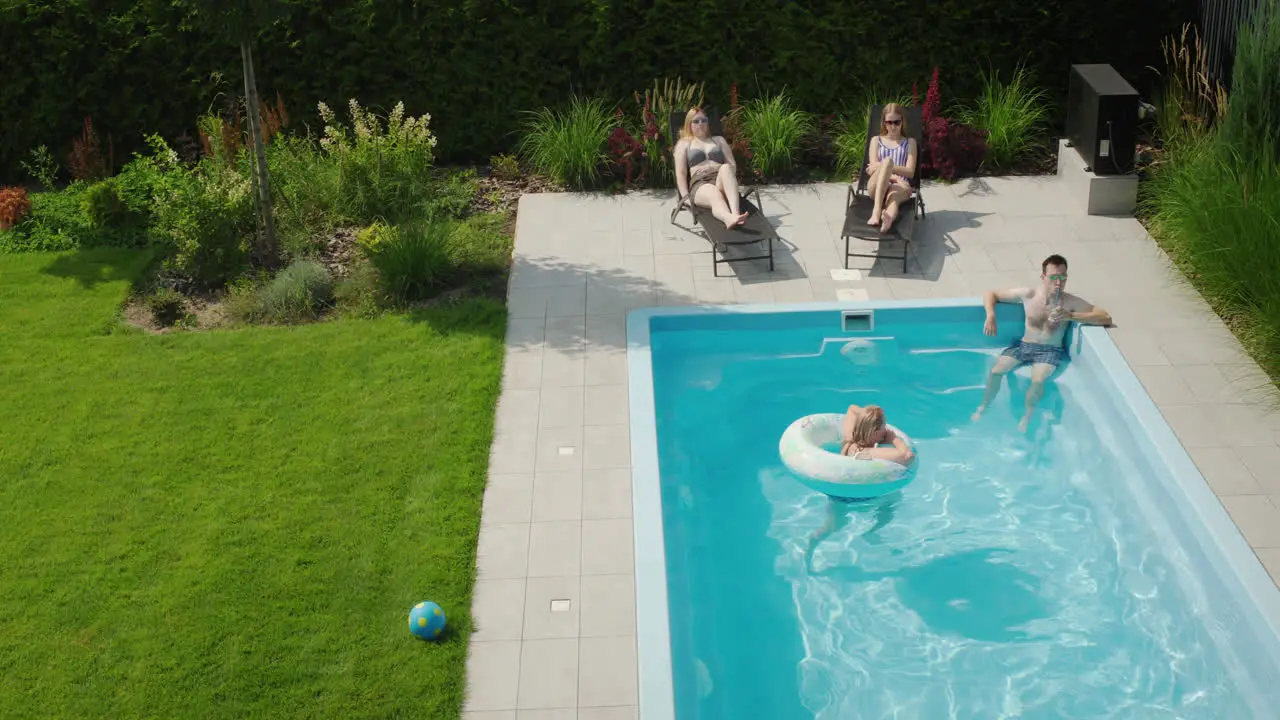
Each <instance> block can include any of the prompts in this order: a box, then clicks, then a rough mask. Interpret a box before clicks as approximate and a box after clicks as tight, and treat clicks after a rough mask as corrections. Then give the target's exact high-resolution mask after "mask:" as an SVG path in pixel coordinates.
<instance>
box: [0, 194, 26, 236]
mask: <svg viewBox="0 0 1280 720" xmlns="http://www.w3.org/2000/svg"><path fill="white" fill-rule="evenodd" d="M29 212H31V198H30V197H29V196H28V195H27V189H26V188H24V187H18V186H10V187H0V230H8V229H10V228H12V227H13V226H14V225H17V224H18V223H19V222H21V221H22V219H23V218H25V217H26V216H27V213H29Z"/></svg>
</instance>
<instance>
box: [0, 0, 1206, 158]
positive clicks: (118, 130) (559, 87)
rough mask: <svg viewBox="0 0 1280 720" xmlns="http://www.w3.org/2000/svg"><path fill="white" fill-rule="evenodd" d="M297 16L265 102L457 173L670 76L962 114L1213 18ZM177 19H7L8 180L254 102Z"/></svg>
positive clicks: (819, 11)
mask: <svg viewBox="0 0 1280 720" xmlns="http://www.w3.org/2000/svg"><path fill="white" fill-rule="evenodd" d="M286 1H287V5H288V7H287V14H288V17H287V18H286V19H285V20H284V21H283V22H281V23H279V24H277V25H276V26H274V27H271V28H267V29H264V30H263V31H262V32H261V34H260V36H259V38H258V41H257V45H256V50H255V52H256V55H257V59H258V62H259V68H258V82H259V86H260V90H261V92H262V95H263V97H264V98H274V97H275V94H276V93H277V91H278V92H279V93H280V94H281V96H282V97H283V98H284V100H285V103H286V105H287V106H288V107H289V108H290V110H291V114H292V115H293V116H294V119H295V120H303V121H308V122H311V123H312V124H313V126H314V119H315V113H314V106H315V102H316V101H317V100H321V99H325V100H328V101H329V102H330V104H331V105H338V104H342V103H343V102H344V101H345V99H346V98H348V97H352V96H357V97H359V98H360V100H361V102H362V103H365V104H370V105H374V106H377V105H382V106H385V107H390V105H391V104H393V103H394V102H395V101H396V100H399V99H403V100H405V102H406V105H407V109H408V110H409V111H410V112H412V113H419V112H429V113H431V114H432V116H433V118H434V120H433V122H434V124H435V126H436V128H437V129H438V132H439V135H440V137H441V143H440V150H441V151H442V153H443V154H444V157H445V159H446V160H456V161H463V160H470V159H478V158H483V157H487V156H488V155H489V154H490V153H493V152H495V151H498V150H502V149H506V148H509V147H511V145H512V144H513V141H514V137H513V135H512V133H513V130H514V129H515V128H516V127H517V126H518V121H519V119H520V118H519V112H520V111H522V110H527V109H532V108H535V107H538V106H542V105H547V104H556V103H558V102H560V101H561V100H564V99H565V98H567V96H568V95H569V93H570V92H572V91H578V92H590V93H601V94H604V95H605V96H607V97H616V98H622V97H629V96H630V93H631V92H633V91H634V90H637V89H640V88H643V87H645V86H648V85H650V84H651V83H652V81H653V79H654V78H657V77H667V76H672V77H673V76H675V75H681V76H683V77H684V78H686V79H690V78H694V79H699V80H705V81H706V82H707V86H708V89H709V91H710V92H713V93H714V94H715V95H717V96H723V95H724V94H726V93H727V91H728V87H729V83H730V82H732V81H737V82H738V83H739V87H740V88H741V90H742V92H743V94H744V95H746V96H750V95H751V94H754V91H755V89H756V88H758V87H761V88H769V89H779V88H781V87H782V86H786V87H787V89H788V91H789V94H791V95H792V97H794V98H795V100H796V101H797V102H798V103H799V104H800V105H801V106H802V107H805V108H806V109H809V110H813V111H818V112H828V111H838V110H844V109H846V107H845V106H846V105H847V102H848V101H849V100H850V98H852V97H855V96H856V91H857V90H858V89H859V88H860V87H861V86H862V85H863V84H867V83H870V82H873V81H874V82H876V83H877V84H878V85H879V86H880V87H889V86H895V85H896V86H901V87H904V88H909V87H910V84H911V82H912V81H917V82H919V83H920V86H921V87H920V91H921V93H923V92H924V84H925V83H926V82H927V80H928V76H929V72H930V71H931V69H932V68H933V66H934V65H935V64H936V65H938V66H940V68H941V72H942V79H943V90H944V93H943V94H944V100H945V99H947V98H954V97H957V96H966V95H970V94H972V93H973V92H974V91H975V89H976V84H977V82H978V79H979V71H980V70H982V69H984V68H988V67H994V68H997V69H1012V67H1013V66H1014V65H1015V63H1016V62H1017V61H1018V60H1020V59H1023V58H1027V59H1028V60H1029V64H1030V66H1031V68H1032V69H1033V70H1035V71H1037V72H1038V74H1039V76H1040V78H1042V80H1043V81H1045V82H1046V83H1048V84H1050V85H1051V91H1052V92H1053V94H1054V95H1064V94H1065V93H1064V89H1065V85H1066V80H1067V73H1068V67H1069V65H1070V64H1072V63H1076V62H1107V63H1111V64H1113V65H1115V66H1116V67H1117V68H1119V69H1120V70H1121V71H1122V72H1124V73H1125V74H1126V76H1127V77H1129V78H1130V79H1131V81H1132V82H1134V84H1135V85H1138V84H1139V82H1138V81H1139V79H1140V78H1142V77H1144V76H1145V75H1148V74H1149V72H1148V71H1145V70H1144V69H1143V68H1144V67H1145V66H1146V65H1159V58H1160V45H1159V42H1160V39H1161V38H1162V37H1163V36H1165V35H1167V34H1169V33H1171V32H1173V31H1174V30H1176V29H1177V28H1178V27H1179V26H1180V24H1181V23H1182V22H1184V21H1186V20H1189V19H1192V18H1193V16H1194V12H1195V2H1194V0H1152V1H1151V2H1144V3H1137V2H1134V1H1133V0H1041V1H1040V2H1025V1H1024V0H810V1H809V2H804V3H801V2H795V1H794V0H588V1H583V0H431V1H428V0H346V1H345V2H323V1H322V0H286ZM163 7H164V3H144V2H136V1H135V2H129V1H127V0H0V67H2V68H4V69H5V73H4V75H5V77H4V79H3V81H0V124H2V125H3V128H2V130H3V131H2V132H0V178H3V177H15V176H16V175H17V174H18V173H17V167H18V161H19V160H20V159H22V158H24V157H25V156H26V154H27V152H28V151H29V149H30V148H31V147H33V146H35V145H38V144H42V143H43V144H48V145H49V146H50V147H51V148H53V149H55V150H56V151H58V152H59V153H60V154H64V153H65V151H66V150H67V148H68V147H69V144H70V139H71V138H72V137H73V136H75V135H76V134H77V132H78V131H79V129H80V126H81V123H82V121H83V118H84V116H85V115H90V116H92V117H93V120H94V124H95V127H97V128H99V129H100V131H101V132H104V133H110V134H111V135H112V136H113V137H114V138H115V140H116V150H117V159H120V157H121V156H122V155H123V154H125V153H126V152H127V151H129V150H132V149H134V148H136V147H138V146H139V145H140V140H141V136H142V134H143V133H145V132H154V131H158V132H160V133H162V134H164V135H166V136H173V135H176V134H179V133H181V132H182V131H183V130H190V129H191V128H192V127H193V124H194V119H195V117H196V116H197V115H198V114H199V113H201V112H203V111H204V110H206V109H207V108H208V107H209V106H210V104H211V103H212V102H213V100H214V95H215V94H216V92H217V91H218V89H219V88H221V89H223V90H226V91H229V92H234V91H237V90H239V89H240V85H239V78H240V75H239V73H240V57H239V54H238V52H237V50H236V48H234V47H225V46H221V45H219V44H218V43H216V42H215V41H214V40H212V39H211V38H209V37H204V36H201V35H199V34H188V33H180V32H178V31H177V30H176V26H175V22H176V21H175V19H174V18H172V17H166V16H163V15H149V14H148V12H149V10H148V9H149V8H160V9H156V10H154V12H156V13H160V12H162V8H163ZM213 73H221V75H222V77H223V78H224V81H223V84H222V85H221V86H219V85H217V84H216V83H215V82H214V80H213V79H212V78H211V74H213ZM1140 89H1141V88H1140ZM713 99H715V100H717V101H718V102H720V103H721V104H723V97H714V98H713Z"/></svg>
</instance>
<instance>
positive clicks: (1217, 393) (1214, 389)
mask: <svg viewBox="0 0 1280 720" xmlns="http://www.w3.org/2000/svg"><path fill="white" fill-rule="evenodd" d="M1174 370H1175V371H1176V372H1177V374H1178V377H1180V378H1181V379H1182V381H1183V383H1184V384H1185V385H1186V387H1187V389H1188V390H1190V392H1191V394H1192V395H1194V396H1195V399H1196V400H1199V401H1200V402H1225V403H1232V402H1239V401H1240V397H1239V395H1238V394H1236V393H1235V392H1234V388H1232V387H1231V384H1230V383H1228V382H1227V378H1226V376H1225V375H1223V374H1222V370H1220V369H1219V368H1218V366H1217V365H1175V366H1174Z"/></svg>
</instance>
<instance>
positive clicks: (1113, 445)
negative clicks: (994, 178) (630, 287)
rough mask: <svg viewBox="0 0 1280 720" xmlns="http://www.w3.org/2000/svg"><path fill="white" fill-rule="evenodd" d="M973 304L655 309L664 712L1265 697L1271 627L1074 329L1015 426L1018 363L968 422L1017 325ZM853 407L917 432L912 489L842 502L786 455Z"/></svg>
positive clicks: (1261, 704)
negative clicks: (989, 324) (804, 477)
mask: <svg viewBox="0 0 1280 720" xmlns="http://www.w3.org/2000/svg"><path fill="white" fill-rule="evenodd" d="M975 312H976V314H975ZM980 313H981V311H980V310H979V309H976V308H969V309H966V310H964V311H956V312H951V313H950V314H948V313H945V312H944V313H937V312H933V313H931V312H930V311H920V312H918V313H913V312H911V311H900V312H898V313H896V314H895V313H892V312H881V313H880V314H879V315H878V316H877V322H876V326H875V327H874V328H873V329H871V330H870V331H867V332H861V333H847V332H843V331H842V329H841V328H840V324H839V321H838V317H839V315H838V313H825V314H822V313H814V314H792V315H791V316H789V317H788V316H774V317H767V316H756V317H755V319H754V320H753V321H752V322H751V323H748V324H747V326H738V325H735V322H733V321H726V320H724V319H723V317H721V318H720V319H716V316H712V315H709V316H706V317H704V318H701V319H698V318H695V319H694V320H692V321H684V322H682V323H674V322H673V323H672V324H671V325H670V326H669V328H667V329H666V330H663V329H662V328H660V327H658V326H655V328H654V331H653V333H652V336H651V339H650V343H649V344H650V346H651V352H652V388H653V390H652V395H653V409H654V413H655V425H656V444H657V465H658V471H659V472H658V475H659V480H658V482H659V486H660V492H661V525H662V536H663V541H664V542H665V558H664V559H665V571H666V593H667V610H668V615H669V632H670V678H671V684H672V695H673V701H674V710H675V716H676V717H678V718H680V719H681V720H684V719H686V718H706V719H711V718H717V719H718V718H726V719H728V718H733V719H737V718H769V719H771V720H789V719H791V718H823V719H827V718H830V719H832V720H834V719H837V718H838V719H840V720H848V719H855V718H899V719H906V718H922V719H929V720H932V719H934V718H962V719H968V718H984V719H985V718H1046V719H1049V718H1053V719H1059V718H1126V719H1130V718H1186V719H1191V718H1214V719H1217V718H1254V717H1259V718H1261V717H1273V716H1274V714H1275V712H1276V711H1275V710H1273V709H1274V708H1280V692H1278V691H1277V688H1278V687H1280V683H1278V682H1277V678H1278V673H1277V661H1276V658H1277V657H1280V651H1277V645H1278V644H1280V643H1277V640H1276V637H1275V634H1274V633H1273V632H1271V629H1270V627H1269V626H1266V624H1265V623H1263V622H1261V621H1260V620H1259V617H1258V614H1257V611H1256V609H1255V608H1252V607H1251V606H1250V604H1249V602H1247V599H1245V600H1242V597H1244V596H1243V595H1242V594H1241V593H1240V592H1239V584H1240V583H1239V580H1238V579H1237V578H1236V577H1235V576H1234V575H1232V574H1231V573H1230V572H1227V570H1226V569H1224V567H1223V566H1224V563H1223V562H1222V561H1221V558H1220V553H1221V551H1220V550H1218V549H1215V548H1214V547H1212V543H1211V542H1210V541H1209V540H1206V539H1205V538H1207V535H1206V534H1205V532H1204V530H1203V528H1202V527H1200V526H1199V525H1197V524H1196V523H1197V520H1196V516H1195V513H1187V512H1184V511H1185V508H1182V509H1181V510H1180V509H1179V508H1178V506H1177V503H1178V502H1179V497H1178V496H1177V495H1176V493H1172V492H1171V490H1170V489H1169V488H1168V487H1166V486H1165V484H1164V483H1163V481H1162V474H1167V472H1166V471H1165V470H1164V469H1163V466H1162V465H1161V464H1160V463H1161V462H1162V461H1161V458H1160V457H1158V456H1157V455H1155V454H1154V453H1152V452H1150V451H1149V448H1147V447H1146V446H1147V445H1149V444H1150V443H1149V441H1148V440H1147V439H1146V434H1145V433H1144V431H1143V430H1142V428H1141V427H1139V426H1137V425H1136V423H1135V421H1134V416H1133V415H1132V413H1130V412H1129V411H1128V408H1127V407H1125V405H1124V403H1123V402H1122V401H1121V399H1120V398H1119V397H1118V396H1117V393H1116V392H1115V391H1114V387H1112V385H1111V384H1110V381H1109V380H1108V378H1107V377H1106V373H1105V372H1104V368H1103V365H1102V363H1101V362H1100V361H1099V360H1098V359H1097V358H1096V357H1095V356H1094V354H1093V353H1092V352H1091V351H1090V348H1089V347H1088V344H1087V343H1081V342H1079V340H1080V337H1079V333H1076V334H1075V335H1074V336H1073V337H1074V340H1075V341H1076V342H1075V348H1074V352H1075V354H1076V357H1075V358H1074V359H1073V360H1072V362H1071V363H1070V364H1069V365H1068V367H1067V368H1066V369H1065V370H1063V371H1062V372H1061V373H1060V374H1059V376H1058V377H1057V378H1056V381H1055V382H1054V383H1052V384H1051V385H1050V387H1049V389H1048V391H1047V393H1046V395H1045V397H1044V400H1043V401H1042V403H1041V406H1040V407H1041V412H1040V413H1038V414H1037V415H1036V416H1035V418H1034V420H1033V422H1032V424H1031V426H1030V428H1029V429H1028V431H1027V432H1026V433H1020V432H1018V430H1017V427H1016V425H1017V420H1018V418H1019V417H1020V415H1021V411H1022V396H1023V393H1024V392H1025V390H1026V387H1027V383H1028V381H1027V379H1026V377H1025V375H1018V376H1014V377H1012V378H1011V380H1010V382H1009V384H1007V385H1006V388H1005V390H1004V391H1003V393H1002V395H1001V396H1000V397H999V398H998V399H997V401H996V402H995V403H994V405H993V407H992V408H991V409H990V410H989V411H988V412H987V414H986V416H985V417H983V418H982V419H981V420H979V421H977V422H973V421H971V420H970V417H969V416H970V414H971V413H972V412H973V410H974V408H975V407H976V406H977V405H978V403H979V399H980V397H981V393H982V389H981V386H982V383H983V382H984V379H985V373H986V370H987V368H988V367H989V365H990V363H991V361H992V358H993V356H994V355H995V354H996V353H998V352H999V350H1000V348H1001V347H1003V345H1004V344H1007V342H1008V340H1009V339H1010V337H1011V336H1012V334H1014V333H1016V332H1017V331H1018V330H1019V329H1020V327H1019V324H1018V322H1017V318H1018V317H1020V316H1017V315H1012V314H1011V315H1009V316H1007V317H1005V318H1004V322H1003V326H1002V333H1001V337H999V338H996V339H990V338H985V337H984V336H982V335H981V333H980V331H979V328H980V322H978V323H977V324H974V323H973V319H975V318H980V317H981V315H980ZM970 316H973V317H972V318H971V317H970ZM853 337H863V338H875V339H872V340H870V343H871V344H872V345H873V346H874V350H873V351H870V352H864V353H860V354H857V355H856V356H851V355H850V354H849V353H846V352H842V351H841V350H842V349H843V348H844V347H845V345H846V341H847V340H848V339H850V338H853ZM633 387H634V385H633ZM634 401H635V400H634V399H633V402H634ZM850 403H858V404H869V403H875V404H879V405H881V406H883V407H884V408H885V410H886V412H887V415H888V419H889V422H891V423H893V424H895V425H897V426H899V427H901V428H902V429H903V431H904V432H906V433H908V434H909V435H911V436H912V437H913V439H914V440H915V442H916V444H917V451H918V454H919V457H920V461H919V462H920V467H919V470H918V473H917V476H916V479H915V480H914V482H913V483H912V484H910V485H909V486H907V487H906V488H905V489H904V490H902V491H901V492H899V493H896V494H894V495H891V496H887V497H885V498H881V499H878V500H873V501H867V502H863V503H853V504H834V503H831V502H830V501H829V500H828V499H827V498H826V497H825V496H823V495H820V494H818V493H815V492H813V491H810V490H808V489H807V488H806V487H805V486H804V485H802V484H800V483H799V482H798V481H797V480H796V479H795V478H794V477H792V476H791V475H790V473H789V472H788V471H787V470H786V468H785V467H783V465H782V463H781V460H780V459H779V457H778V438H779V436H780V435H781V433H782V431H783V430H784V429H785V428H786V427H787V425H788V424H790V423H791V422H792V421H793V420H795V419H796V418H798V417H800V416H803V415H807V414H811V413H819V412H843V410H844V409H845V407H847V406H848V405H849V404H850ZM633 422H634V420H633ZM641 522H642V518H641V516H640V514H639V510H638V515H637V542H642V541H643V537H644V535H645V532H644V529H643V528H641V527H640V523H641ZM1255 562H1256V561H1255ZM637 582H638V583H643V582H644V581H643V578H640V577H638V579H637ZM641 602H643V599H642V600H641ZM641 612H642V613H643V612H644V609H643V608H642V609H641ZM1260 628H1262V629H1263V631H1260V630H1259V629H1260ZM643 633H644V628H643V627H642V634H643ZM643 655H644V650H643V649H642V658H641V662H642V666H643V665H644V663H645V662H646V659H645V658H644V657H643ZM643 676H644V671H643V668H642V677H643ZM642 685H643V683H642ZM643 689H644V688H643V687H642V692H643ZM641 704H642V708H644V705H645V700H644V698H643V696H642V699H641ZM1268 713H1271V714H1268Z"/></svg>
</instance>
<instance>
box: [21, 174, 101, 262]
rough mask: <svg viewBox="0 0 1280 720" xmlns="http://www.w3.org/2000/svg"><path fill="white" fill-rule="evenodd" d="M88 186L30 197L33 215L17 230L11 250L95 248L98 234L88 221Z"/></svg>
mask: <svg viewBox="0 0 1280 720" xmlns="http://www.w3.org/2000/svg"><path fill="white" fill-rule="evenodd" d="M84 188H85V185H84V184H83V183H72V184H71V185H70V186H69V187H67V188H66V189H65V190H54V191H50V192H41V193H35V194H33V195H31V212H30V213H28V215H27V217H26V218H25V219H24V220H23V221H22V222H21V223H20V224H18V225H17V226H15V228H14V234H15V235H16V236H17V238H16V239H15V241H14V244H13V246H12V247H11V249H12V250H20V251H25V252H40V251H57V250H74V249H76V248H79V247H88V246H90V245H92V244H93V242H92V241H93V239H94V238H95V237H96V235H97V233H96V232H95V231H94V229H93V227H92V226H90V224H89V219H88V218H87V217H85V214H84V206H83V203H82V198H83V196H84Z"/></svg>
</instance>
